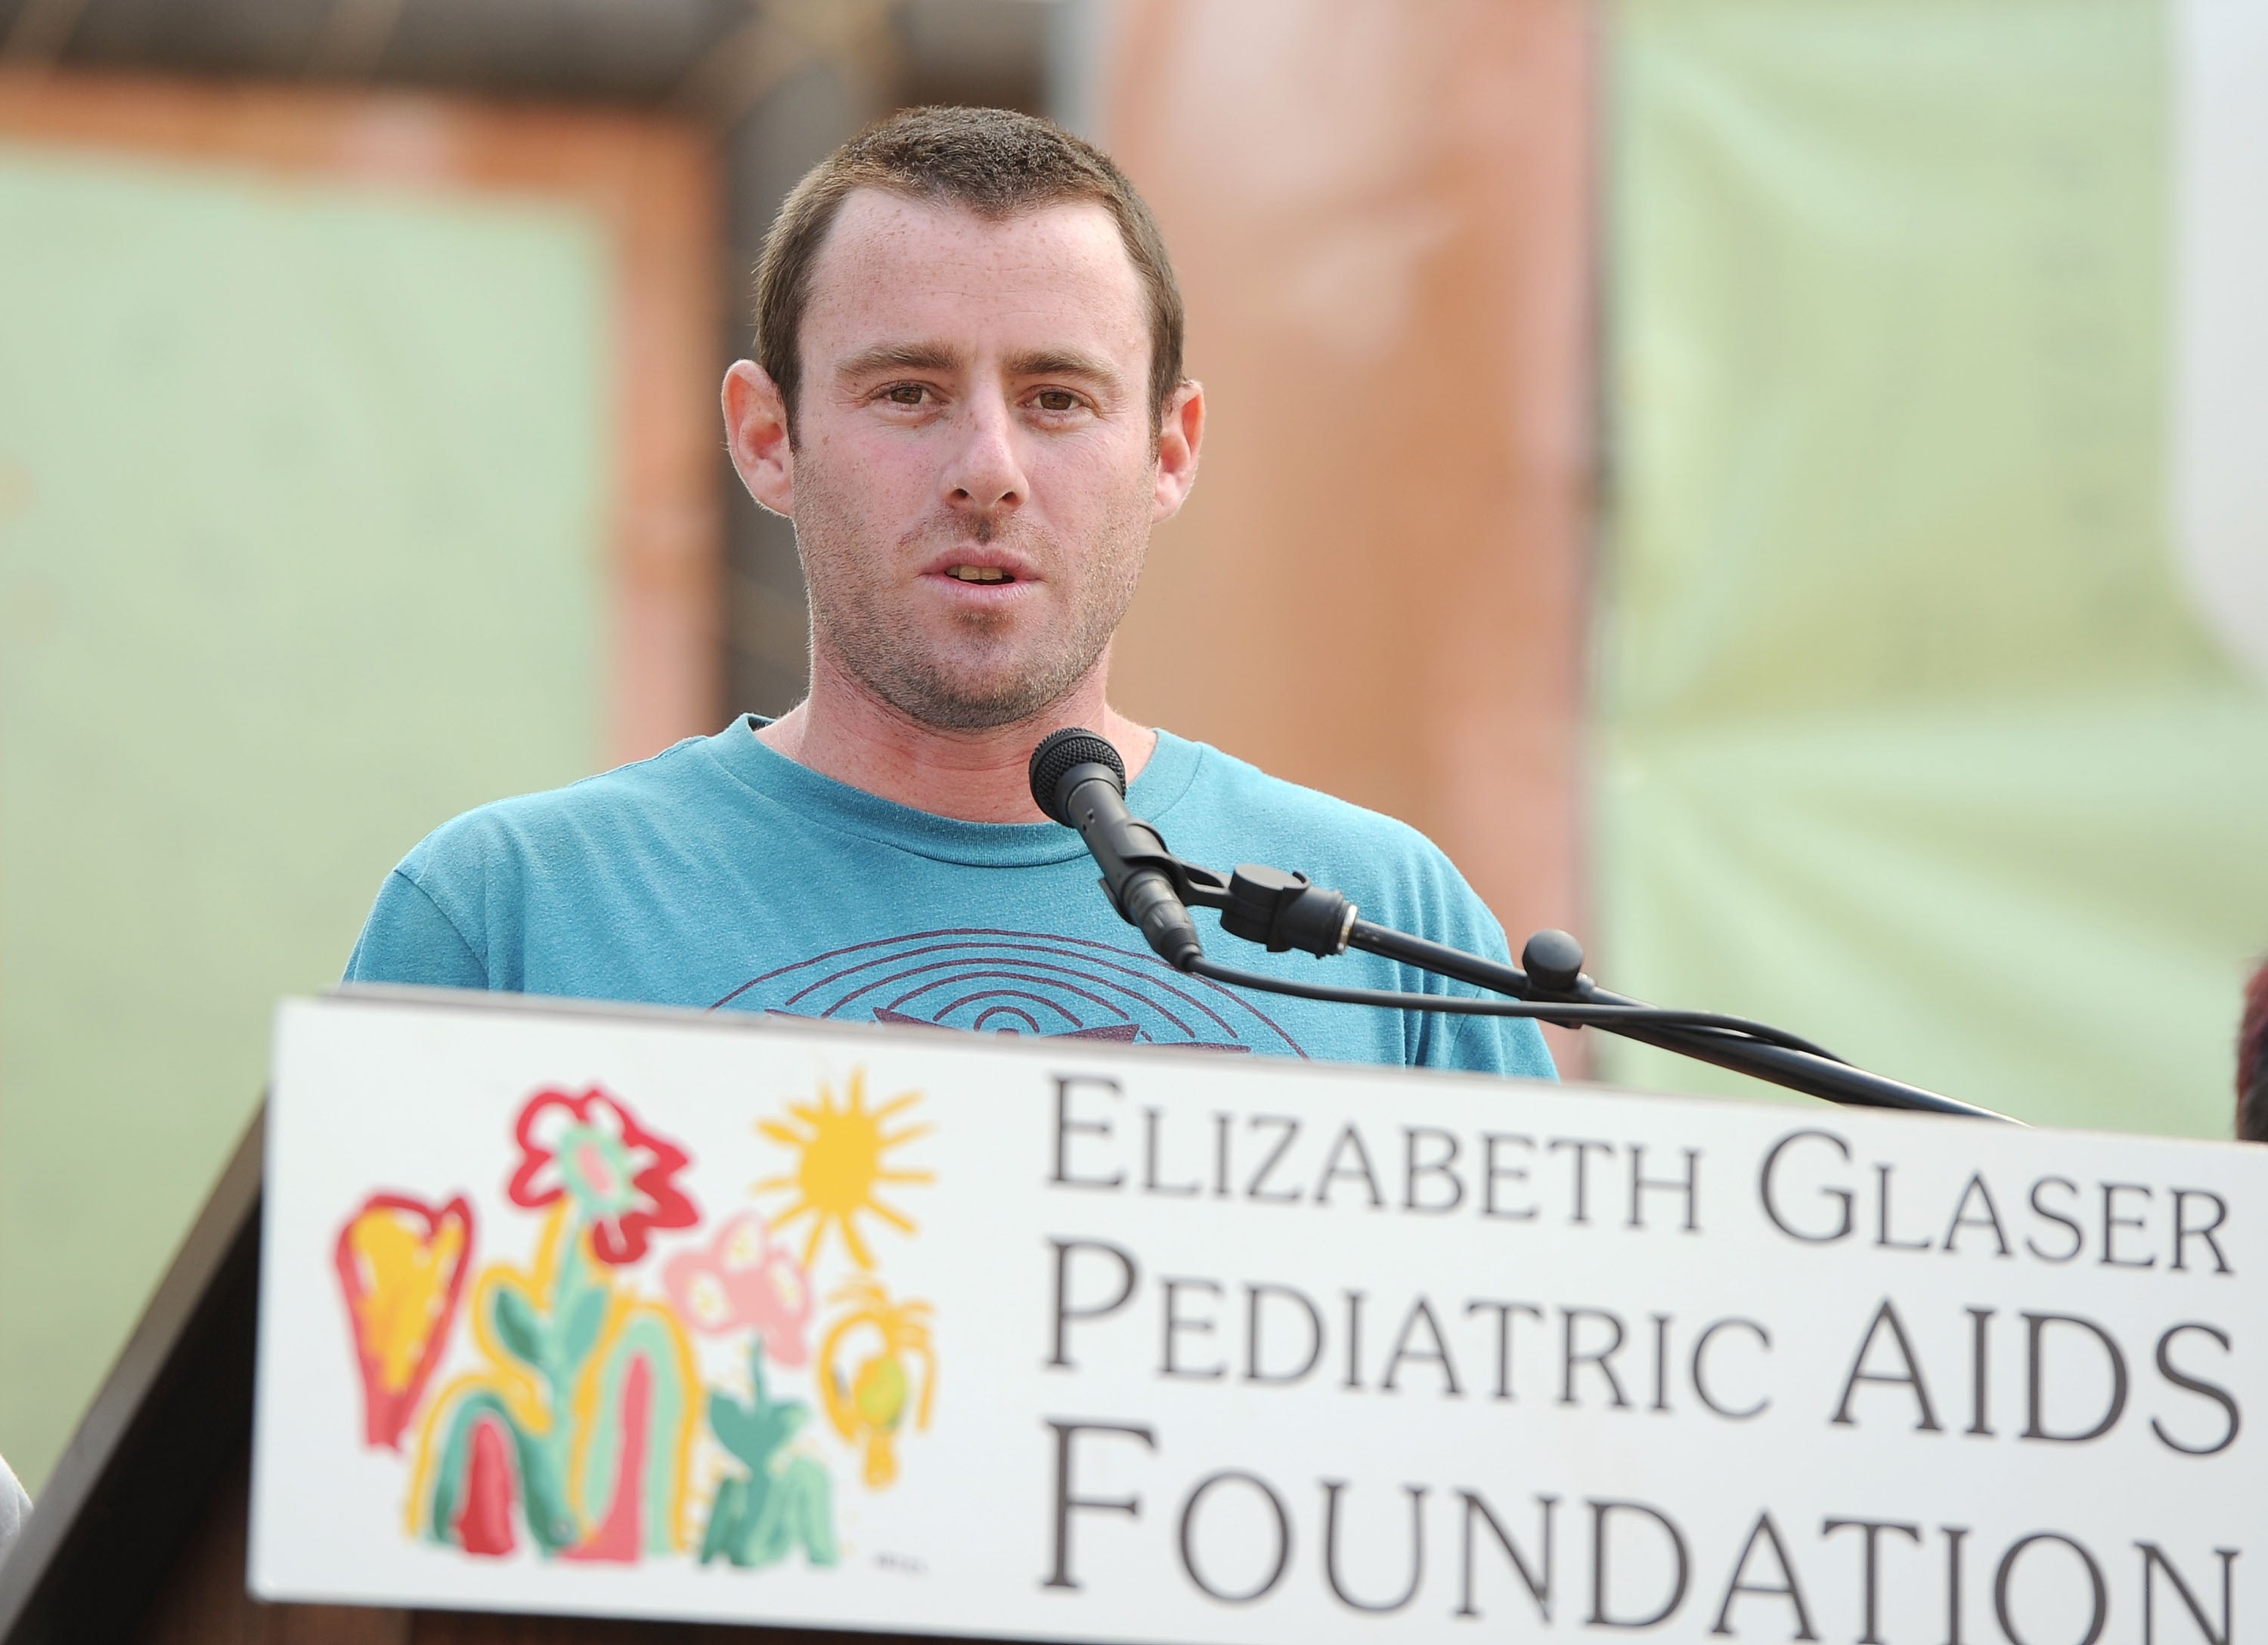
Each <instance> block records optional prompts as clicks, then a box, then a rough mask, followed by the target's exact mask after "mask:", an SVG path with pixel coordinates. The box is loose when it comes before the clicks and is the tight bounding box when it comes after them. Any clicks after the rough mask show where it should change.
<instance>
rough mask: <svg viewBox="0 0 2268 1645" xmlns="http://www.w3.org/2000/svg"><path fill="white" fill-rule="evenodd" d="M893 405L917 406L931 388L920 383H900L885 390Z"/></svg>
mask: <svg viewBox="0 0 2268 1645" xmlns="http://www.w3.org/2000/svg"><path fill="white" fill-rule="evenodd" d="M883 392H884V393H885V394H886V395H887V396H888V398H889V402H890V403H891V404H892V405H901V406H917V405H919V404H920V403H921V402H922V396H923V395H926V394H928V393H929V390H928V389H926V388H924V387H922V386H921V385H920V384H919V383H898V384H896V385H895V386H893V387H889V388H887V389H885V390H884V391H883Z"/></svg>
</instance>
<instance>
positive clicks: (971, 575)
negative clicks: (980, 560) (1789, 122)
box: [945, 565, 1016, 583]
mask: <svg viewBox="0 0 2268 1645" xmlns="http://www.w3.org/2000/svg"><path fill="white" fill-rule="evenodd" d="M945 574H946V576H947V577H950V578H953V579H956V580H957V581H960V582H964V583H1013V582H1014V581H1015V580H1016V574H1015V573H1014V572H1011V571H1010V570H1008V569H1007V567H1005V566H1003V565H948V566H946V568H945Z"/></svg>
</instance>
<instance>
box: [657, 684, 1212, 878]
mask: <svg viewBox="0 0 2268 1645" xmlns="http://www.w3.org/2000/svg"><path fill="white" fill-rule="evenodd" d="M768 724H770V721H769V720H765V719H760V718H759V717H758V716H756V715H754V714H742V715H741V716H740V717H739V718H738V719H734V720H733V722H732V723H731V724H730V725H728V726H726V727H725V728H724V729H723V730H722V731H720V732H718V734H716V735H715V736H713V737H706V738H703V740H702V746H703V750H704V751H705V752H706V753H707V754H708V755H709V756H710V757H711V758H712V759H714V760H715V761H716V762H717V763H718V765H720V766H722V767H723V768H724V770H725V772H726V773H727V774H728V775H729V776H731V777H732V778H733V779H734V780H735V781H737V782H739V783H740V785H741V786H744V787H746V788H748V789H750V790H753V791H754V792H755V793H756V794H757V795H758V796H759V797H760V798H762V799H764V800H770V801H772V802H774V803H776V804H778V805H780V806H783V807H784V808H787V809H789V810H792V811H793V812H794V813H795V814H796V815H798V816H799V818H801V819H802V820H803V821H805V822H810V823H814V824H815V825H817V826H819V827H821V828H828V829H833V830H836V831H838V832H842V833H846V834H854V835H857V836H859V837H862V838H865V839H870V840H873V841H876V842H878V843H880V844H883V845H895V846H897V847H898V848H899V849H901V850H903V851H909V852H913V853H915V854H916V855H917V856H922V857H929V858H933V859H937V860H939V861H943V862H958V863H967V864H970V865H972V866H976V867H993V868H1017V867H1036V866H1038V865H1040V864H1043V863H1052V862H1067V861H1070V860H1071V859H1074V858H1078V857H1083V856H1085V855H1086V845H1085V844H1084V843H1083V842H1082V841H1081V840H1080V839H1079V836H1078V835H1077V834H1076V833H1074V832H1073V831H1072V830H1070V829H1067V828H1064V827H1062V826H1061V825H1059V824H1057V823H1054V822H965V821H963V820H962V819H961V818H959V817H947V816H939V815H937V814H936V813H934V812H931V811H923V810H919V809H917V808H915V807H912V806H902V805H900V804H898V803H897V801H895V800H885V799H883V798H882V797H881V796H880V794H870V793H867V792H866V791H865V789H863V788H854V787H852V786H851V785H850V784H849V783H844V782H838V781H836V779H835V778H832V777H827V776H822V775H821V773H819V772H817V771H813V770H812V769H811V768H810V767H809V766H807V765H801V764H799V763H796V762H795V761H793V760H792V759H789V758H788V757H787V756H785V755H784V754H781V753H780V752H778V751H777V749H772V748H770V747H769V746H767V745H766V744H765V743H763V742H762V741H758V740H757V737H756V735H755V733H756V729H757V727H760V726H763V725H768ZM1203 755H1204V747H1203V745H1202V744H1199V743H1196V742H1191V741H1189V740H1188V739H1186V738H1183V737H1177V736H1175V735H1174V734H1173V733H1172V732H1170V731H1160V732H1159V733H1158V746H1157V748H1156V749H1154V750H1152V753H1151V755H1150V759H1149V763H1147V764H1145V765H1144V766H1143V768H1142V771H1141V775H1139V776H1138V777H1137V778H1135V779H1134V780H1133V782H1132V783H1130V785H1128V787H1127V793H1126V803H1127V806H1128V808H1130V810H1132V812H1133V813H1134V815H1136V816H1138V817H1142V818H1144V819H1145V820H1146V821H1149V822H1156V823H1159V825H1160V829H1161V830H1162V829H1163V826H1164V822H1163V819H1164V817H1165V815H1166V814H1167V812H1168V811H1170V810H1171V809H1172V808H1173V807H1174V805H1175V802H1176V801H1177V800H1180V799H1181V797H1182V794H1183V793H1187V792H1188V790H1189V784H1190V782H1191V781H1192V780H1193V779H1194V778H1196V776H1197V764H1198V762H1199V760H1200V759H1201V758H1202V757H1203ZM1171 839H1172V836H1171V834H1167V840H1168V842H1169V843H1170V841H1171Z"/></svg>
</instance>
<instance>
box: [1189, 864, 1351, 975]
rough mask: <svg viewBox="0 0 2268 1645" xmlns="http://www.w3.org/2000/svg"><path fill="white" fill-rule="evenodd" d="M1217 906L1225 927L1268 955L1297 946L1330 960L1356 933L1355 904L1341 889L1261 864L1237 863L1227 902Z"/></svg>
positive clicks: (1221, 926) (1230, 878)
mask: <svg viewBox="0 0 2268 1645" xmlns="http://www.w3.org/2000/svg"><path fill="white" fill-rule="evenodd" d="M1213 877H1214V878H1216V879H1217V878H1218V877H1219V876H1217V875H1216V876H1213ZM1219 909H1220V928H1221V929H1222V930H1223V931H1226V933H1228V934H1229V935H1230V936H1232V937H1241V938H1243V939H1244V940H1245V941H1247V942H1258V943H1263V944H1265V945H1266V946H1267V949H1268V952H1269V953H1270V954H1282V953H1285V951H1286V950H1288V949H1292V948H1298V949H1299V950H1300V951H1301V952H1302V953H1305V954H1312V955H1315V956H1316V957H1317V958H1319V959H1323V958H1329V956H1330V955H1335V954H1344V953H1345V952H1346V948H1347V938H1348V937H1349V936H1350V935H1351V934H1352V933H1353V931H1354V921H1355V913H1356V909H1355V905H1354V904H1352V903H1351V902H1349V901H1348V900H1347V899H1346V898H1345V897H1344V896H1342V895H1341V894H1340V893H1338V892H1337V891H1333V890H1329V889H1325V888H1324V887H1322V886H1320V885H1316V884H1314V882H1311V881H1309V879H1308V878H1307V875H1306V874H1286V873H1285V872H1284V870H1283V869H1281V868H1270V867H1264V866H1263V865H1261V864H1259V863H1250V862H1246V863H1239V864H1238V865H1237V867H1236V872H1235V873H1234V874H1232V875H1231V876H1230V877H1229V882H1228V896H1227V900H1226V901H1225V902H1223V903H1221V904H1219Z"/></svg>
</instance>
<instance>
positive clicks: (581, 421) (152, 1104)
mask: <svg viewBox="0 0 2268 1645" xmlns="http://www.w3.org/2000/svg"><path fill="white" fill-rule="evenodd" d="M0 247H4V248H5V251H4V254H0V1444H4V1450H5V1453H6V1455H7V1457H8V1458H9V1460H10V1462H11V1464H13V1465H14V1466H15V1467H16V1468H17V1469H18V1472H21V1473H22V1474H23V1475H24V1476H25V1478H26V1479H27V1480H30V1481H34V1482H36V1481H37V1480H39V1479H41V1478H42V1477H43V1476H44V1475H45V1474H46V1472H47V1471H48V1468H49V1466H50V1465H51V1464H52V1463H53V1460H54V1458H55V1455H56V1453H57V1452H58V1450H60V1449H61V1447H62V1445H63V1442H64V1441H65V1439H66V1438H67V1437H68V1435H69V1432H70V1426H71V1425H72V1423H73V1422H74V1421H75V1420H76V1419H77V1414H78V1412H79V1409H80V1407H81V1405H83V1404H84V1403H85V1399H86V1398H87V1397H88V1395H89V1393H90V1392H91V1391H92V1389H93V1387H94V1386H95V1383H96V1382H97V1380H98V1379H99V1376H101V1374H102V1372H103V1370H104V1369H105V1368H107V1364H108V1362H109V1361H110V1359H111V1357H112V1356H113V1355H114V1354H115V1352H116V1351H117V1348H118V1346H120V1344H121V1343H122V1341H123V1339H124V1337H125V1333H126V1331H127V1330H128V1329H129V1326H130V1325H131V1324H132V1321H133V1319H134V1317H135V1316H136V1313H137V1312H138V1310H139V1309H140V1307H141V1304H142V1302H143V1299H144V1296H145V1295H147V1293H148V1291H149V1289H150V1287H151V1285H153V1284H154V1283H155V1281H156V1280H157V1278H158V1274H159V1272H162V1268H163V1265H164V1263H165V1261H166V1258H167V1256H168V1254H169V1253H170V1252H171V1250H173V1245H174V1243H176V1242H177V1241H178V1240H179V1239H180V1235H181V1232H182V1230H183V1229H184V1228H187V1227H188V1223H189V1221H190V1219H191V1217H192V1216H193V1215H194V1214H195V1210H196V1208H197V1206H199V1205H200V1204H201V1203H202V1202H203V1199H204V1196H205V1193H206V1191H208V1189H209V1188H210V1184H211V1182H212V1179H213V1177H215V1176H216V1174H217V1172H218V1170H219V1169H220V1167H221V1164H222V1163H223V1162H225V1159H226V1158H227V1156H228V1154H229V1151H230V1149H231V1148H232V1147H233V1146H234V1144H235V1141H236V1140H237V1137H238V1136H239V1133H240V1132H242V1130H243V1128H244V1126H245V1125H246V1123H247V1121H248V1120H249V1118H251V1115H252V1112H253V1109H254V1105H255V1103H257V1102H258V1100H259V1094H260V1088H261V1081H262V1080H263V1079H264V1077H265V1073H266V1046H267V1020H268V1016H269V1012H270V1010H271V1008H272V1007H273V1004H274V1001H275V1000H276V998H277V997H278V996H279V995H283V994H286V993H304V992H309V991H311V990H313V989H317V988H321V987H324V986H327V985H329V984H330V983H332V982H334V981H335V980H336V978H337V977H338V974H339V970H340V968H341V966H342V964H343V963H344V961H345V958H346V955H347V951H348V949H349V948H350V946H351V945H352V943H353V941H354V936H355V933H356V931H357V929H358V928H359V926H360V925H361V922H362V918H363V916H364V914H365V912H366V911H368V908H369V905H370V899H371V897H372V895H373V894H374V893H375V892H376V890H377V889H378V885H379V880H380V879H381V878H382V877H383V876H384V874H386V872H387V869H388V868H389V867H391V866H392V865H393V863H394V861H395V860H396V859H399V858H400V856H401V853H402V852H404V851H405V850H406V849H407V848H408V847H409V845H411V844H413V843H414V842H415V841H416V839H417V838H418V837H419V836H421V835H422V834H423V833H424V832H425V831H426V830H428V829H430V828H431V827H432V826H434V825H435V824H436V823H438V822H441V821H443V820H444V819H446V817H448V816H449V815H453V813H455V812H457V811H459V810H461V809H464V808H467V807H469V806H471V805H474V804H476V803H478V802H479V801H481V800H487V799H491V798H494V797H496V796H497V795H498V794H502V793H515V792H519V791H524V790H527V789H532V788H538V787H544V786H551V785H554V784H556V783H560V782H563V781H567V780H570V779H571V778H576V777H579V776H582V775H584V774H585V773H586V772H588V771H591V770H592V769H593V768H594V766H595V765H596V764H597V763H599V756H600V733H599V727H600V709H601V704H600V686H601V682H600V680H599V678H598V677H597V674H598V664H597V659H598V658H599V657H600V655H601V649H600V638H601V637H600V573H601V571H602V566H603V555H604V550H605V546H606V545H605V542H604V537H603V531H602V527H603V525H604V522H605V513H606V509H607V506H608V498H607V496H606V495H605V488H606V486H607V483H608V481H607V476H608V460H607V452H606V449H605V440H604V436H605V432H606V430H605V409H606V408H605V395H606V389H607V383H606V380H605V377H606V373H605V370H604V363H605V361H606V358H607V346H608V329H609V328H608V270H607V268H606V265H605V262H604V259H603V257H602V255H601V249H602V248H601V242H600V239H599V237H598V235H597V233H596V232H595V231H594V230H593V228H592V227H591V226H590V225H587V224H585V223H584V222H582V221H580V220H578V218H577V217H576V216H574V215H573V214H572V213H571V212H568V211H565V210H560V209H556V208H554V207H551V206H549V205H541V206H539V205H533V204H530V205H521V204H517V203H497V202H494V201H487V200H484V201H482V202H479V203H447V202H441V201H437V200H435V199H432V198H430V197H422V196H421V197H410V196H407V195H388V194H385V193H380V192H377V191H367V192H359V193H357V192H355V191H351V190H342V189H340V188H335V187H332V188H325V189H323V190H321V191H320V192H317V191H313V190H309V189H301V188H293V187H290V186H287V185H284V184H279V183H276V182H272V181H258V180H255V179H252V178H249V177H231V176H229V175H228V174H226V173H225V172H221V171H217V170H216V169H215V168H211V167H199V168H196V169H195V170H188V169H173V168H168V167H164V166H148V165H138V164H133V163H127V162H118V161H111V160H104V159H88V158H84V157H76V158H74V157H65V156H61V155H57V154H55V153H52V152H48V151H39V150H34V149H31V148H27V147H23V146H9V145H0Z"/></svg>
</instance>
